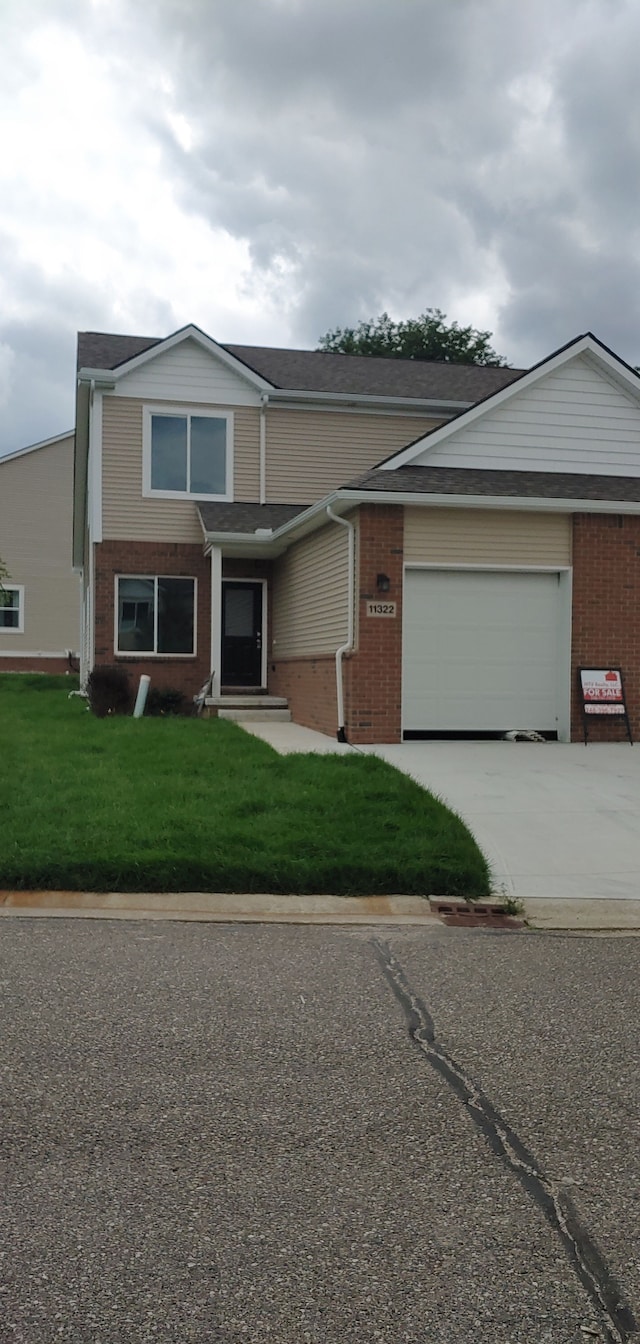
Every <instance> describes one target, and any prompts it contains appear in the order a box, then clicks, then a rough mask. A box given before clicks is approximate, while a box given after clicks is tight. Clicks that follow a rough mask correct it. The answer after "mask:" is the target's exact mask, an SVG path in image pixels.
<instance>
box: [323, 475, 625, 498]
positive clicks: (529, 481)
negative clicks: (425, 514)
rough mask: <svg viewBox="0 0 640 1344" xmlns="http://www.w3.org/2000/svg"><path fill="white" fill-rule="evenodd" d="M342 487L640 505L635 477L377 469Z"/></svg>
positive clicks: (414, 492)
mask: <svg viewBox="0 0 640 1344" xmlns="http://www.w3.org/2000/svg"><path fill="white" fill-rule="evenodd" d="M345 489H349V490H386V491H390V492H395V491H398V492H399V493H400V492H406V493H407V494H428V495H501V496H504V497H506V498H509V497H511V498H514V499H584V500H590V499H591V500H593V501H594V502H595V501H596V500H611V501H613V502H615V501H618V500H619V501H620V502H621V503H622V502H626V503H640V477H638V476H606V475H603V476H589V475H582V474H581V473H578V472H560V471H502V470H499V471H491V470H475V469H474V468H470V467H396V469H395V470H392V471H382V470H380V469H379V468H375V469H374V470H373V471H367V472H365V474H364V475H363V476H358V477H357V478H356V479H355V480H353V481H350V482H349V484H348V486H346V487H345Z"/></svg>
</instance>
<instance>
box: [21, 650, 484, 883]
mask: <svg viewBox="0 0 640 1344" xmlns="http://www.w3.org/2000/svg"><path fill="white" fill-rule="evenodd" d="M72 686H73V681H72V679H71V678H68V677H60V678H55V677H45V676H35V675H34V676H17V675H11V674H5V675H0V743H1V750H0V818H1V819H2V824H1V829H0V834H1V836H2V843H1V844H0V888H4V889H26V888H34V889H37V888H40V889H45V888H48V889H62V890H76V891H77V890H88V891H228V892H260V891H263V892H280V893H283V892H284V893H287V892H288V893H293V892H296V893H334V894H337V895H362V894H385V893H386V894H389V893H408V894H417V895H428V894H433V895H458V896H471V897H482V896H485V895H487V894H488V890H489V879H488V871H487V864H486V862H485V859H484V858H483V856H482V854H481V852H480V850H479V849H478V846H477V845H476V842H475V840H474V839H473V837H472V836H471V834H470V833H469V831H468V830H467V828H466V826H465V825H464V824H463V822H462V821H461V820H460V819H459V818H458V817H457V816H455V815H453V814H452V813H451V812H450V811H449V809H448V808H447V807H445V806H444V805H443V804H442V803H440V802H439V801H438V800H437V799H435V798H433V797H432V796H431V795H430V794H428V793H425V792H424V791H423V790H422V789H420V788H419V787H418V785H417V784H415V783H414V782H413V781H412V780H410V779H408V778H407V777H406V776H405V775H402V774H400V773H399V772H397V771H396V770H394V769H393V768H392V767H391V766H389V765H387V764H386V763H385V762H383V761H380V760H378V759H376V758H375V757H372V756H364V755H357V754H355V753H354V754H353V755H348V754H344V755H341V756H338V755H336V756H309V755H304V756H303V755H300V756H288V757H283V756H278V755H277V754H276V752H275V751H273V750H272V748H271V747H269V746H267V745H266V743H264V742H261V741H260V740H258V739H257V738H254V737H251V736H250V735H249V734H248V733H244V732H243V731H242V729H240V728H238V727H237V726H236V725H235V724H233V723H228V722H223V721H219V720H215V719H213V720H208V721H206V720H201V719H189V718H182V719H168V718H160V719H153V718H149V719H142V720H138V721H134V720H133V719H131V718H108V719H96V718H94V716H93V715H92V714H90V713H89V712H88V710H87V708H86V704H85V702H84V700H82V699H79V698H72V699H69V698H68V694H67V693H68V691H69V689H70V687H72Z"/></svg>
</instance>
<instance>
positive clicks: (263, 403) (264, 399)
mask: <svg viewBox="0 0 640 1344" xmlns="http://www.w3.org/2000/svg"><path fill="white" fill-rule="evenodd" d="M268 401H269V393H268V392H263V393H262V396H261V398H260V503H261V504H266V502H267V404H268Z"/></svg>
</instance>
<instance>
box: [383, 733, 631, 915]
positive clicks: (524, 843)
mask: <svg viewBox="0 0 640 1344" xmlns="http://www.w3.org/2000/svg"><path fill="white" fill-rule="evenodd" d="M362 750H365V751H374V752H375V753H376V755H378V756H381V757H382V758H383V759H384V760H385V761H389V762H390V764H391V765H394V766H396V767H397V769H399V770H402V771H404V772H405V773H406V774H408V775H411V776H412V777H413V778H414V779H416V780H417V781H418V783H419V784H422V785H423V786H424V787H425V788H427V789H430V790H431V791H432V792H433V793H435V794H437V795H438V796H439V797H441V798H442V799H443V800H444V801H445V802H446V803H448V804H449V806H450V807H452V808H453V809H454V810H455V811H456V812H458V813H459V814H460V816H461V817H462V818H463V819H464V821H466V823H467V825H468V826H469V827H470V828H471V830H472V831H473V833H474V835H475V836H476V839H477V840H478V843H479V844H480V846H481V847H482V849H483V850H484V852H485V854H486V855H487V858H488V859H489V861H490V863H491V868H492V874H493V881H494V889H495V891H496V893H499V892H502V893H504V894H506V895H510V896H511V895H513V896H516V897H518V898H521V899H523V900H526V899H527V897H545V896H547V897H552V898H556V899H557V898H571V897H578V898H582V899H585V898H598V897H600V898H602V897H612V898H616V899H618V900H621V899H622V900H625V899H628V900H631V899H637V898H638V897H639V896H640V750H638V748H637V747H632V746H630V745H629V744H628V743H624V744H622V743H621V744H619V745H618V744H604V745H600V744H595V743H591V744H590V745H589V746H588V747H585V746H582V745H578V744H571V745H565V744H563V743H555V742H545V743H535V742H502V741H500V742H440V741H425V742H404V743H402V744H401V745H393V746H387V745H382V746H376V747H369V748H366V747H365V748H362Z"/></svg>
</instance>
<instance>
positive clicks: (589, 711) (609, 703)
mask: <svg viewBox="0 0 640 1344" xmlns="http://www.w3.org/2000/svg"><path fill="white" fill-rule="evenodd" d="M578 677H579V679H580V693H581V696H582V720H583V725H584V740H585V742H586V741H587V716H589V717H591V718H594V717H597V718H600V716H602V717H608V716H609V715H614V716H617V717H619V718H623V719H624V721H625V727H626V729H627V735H628V738H629V741H630V742H631V741H632V737H631V726H630V724H629V715H628V714H627V705H626V701H625V698H624V685H623V681H622V669H621V668H619V667H579V668H578Z"/></svg>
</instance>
